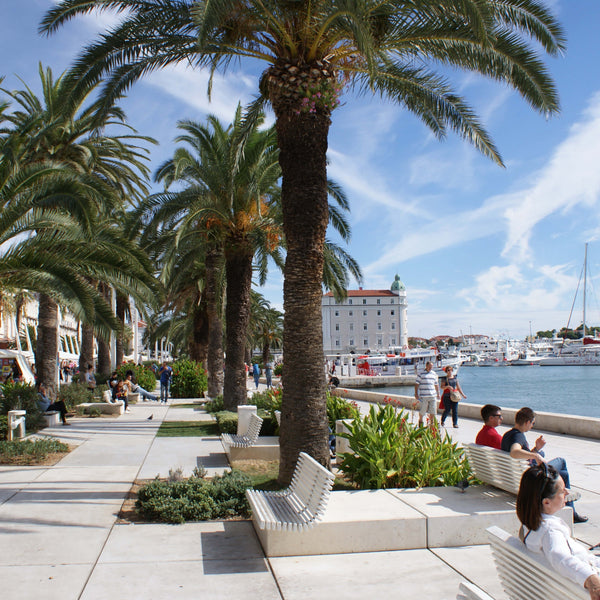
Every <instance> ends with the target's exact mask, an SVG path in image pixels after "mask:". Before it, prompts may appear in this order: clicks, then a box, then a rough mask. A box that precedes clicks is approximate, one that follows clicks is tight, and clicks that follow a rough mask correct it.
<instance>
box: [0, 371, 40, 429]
mask: <svg viewBox="0 0 600 600" xmlns="http://www.w3.org/2000/svg"><path fill="white" fill-rule="evenodd" d="M2 390H3V395H2V396H1V397H0V414H3V415H6V414H8V411H9V410H25V411H27V415H26V417H25V426H26V428H27V431H37V430H38V429H41V428H42V427H45V426H46V421H45V420H44V415H43V413H42V411H41V410H40V407H39V405H38V402H37V400H38V395H37V391H36V389H35V387H34V386H32V385H30V384H28V383H17V382H10V383H5V384H4V385H3V387H2Z"/></svg>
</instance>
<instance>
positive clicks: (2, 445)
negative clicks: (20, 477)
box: [0, 440, 70, 465]
mask: <svg viewBox="0 0 600 600" xmlns="http://www.w3.org/2000/svg"><path fill="white" fill-rule="evenodd" d="M69 450H70V449H69V446H68V445H67V444H63V443H62V442H59V441H58V440H35V441H34V440H22V441H21V440H13V441H10V442H8V441H4V440H2V441H0V464H2V465H40V464H54V463H56V462H58V461H59V460H60V459H61V458H62V457H63V456H64V455H65V454H67V453H68V452H69Z"/></svg>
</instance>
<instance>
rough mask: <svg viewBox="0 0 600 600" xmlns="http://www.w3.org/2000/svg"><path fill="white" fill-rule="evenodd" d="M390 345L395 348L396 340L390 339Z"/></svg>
mask: <svg viewBox="0 0 600 600" xmlns="http://www.w3.org/2000/svg"><path fill="white" fill-rule="evenodd" d="M391 344H392V346H395V345H396V338H395V337H393V338H392V339H391Z"/></svg>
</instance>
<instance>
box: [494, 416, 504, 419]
mask: <svg viewBox="0 0 600 600" xmlns="http://www.w3.org/2000/svg"><path fill="white" fill-rule="evenodd" d="M492 417H499V418H500V419H501V418H502V415H492Z"/></svg>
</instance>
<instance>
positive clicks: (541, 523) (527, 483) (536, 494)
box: [517, 462, 600, 600]
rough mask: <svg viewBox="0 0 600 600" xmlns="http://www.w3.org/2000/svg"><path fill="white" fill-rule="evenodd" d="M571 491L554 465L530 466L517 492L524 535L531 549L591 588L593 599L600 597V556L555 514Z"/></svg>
mask: <svg viewBox="0 0 600 600" xmlns="http://www.w3.org/2000/svg"><path fill="white" fill-rule="evenodd" d="M568 493H569V490H567V489H566V488H565V483H564V481H563V480H562V477H560V475H559V474H558V471H557V470H556V469H555V468H554V467H552V466H551V465H547V464H546V463H544V462H543V463H541V464H540V465H535V466H533V467H530V468H529V469H527V471H525V472H524V473H523V476H522V477H521V485H520V487H519V494H518V495H517V516H518V517H519V521H521V523H522V524H523V526H522V527H521V532H520V537H521V539H522V541H523V542H524V543H525V546H527V549H528V550H531V551H532V552H536V553H539V554H543V555H544V556H545V557H546V559H547V560H548V562H549V563H550V565H551V566H552V568H553V569H555V570H556V571H557V572H558V573H560V574H561V575H564V576H565V577H567V578H568V579H570V580H571V581H574V582H575V583H577V584H579V585H582V586H583V587H584V588H585V589H586V590H588V592H589V593H590V598H591V600H600V576H599V573H600V557H598V556H594V555H593V554H592V553H591V552H589V550H588V549H587V548H586V547H585V546H584V545H583V544H581V543H580V542H578V541H576V540H574V539H573V538H572V537H571V530H570V529H569V527H567V525H566V523H565V522H564V521H563V520H562V519H561V518H560V517H557V516H556V514H555V513H557V512H558V511H559V510H560V509H561V508H563V507H564V505H565V498H566V496H567V494H568Z"/></svg>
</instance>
